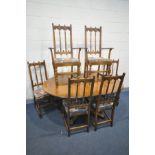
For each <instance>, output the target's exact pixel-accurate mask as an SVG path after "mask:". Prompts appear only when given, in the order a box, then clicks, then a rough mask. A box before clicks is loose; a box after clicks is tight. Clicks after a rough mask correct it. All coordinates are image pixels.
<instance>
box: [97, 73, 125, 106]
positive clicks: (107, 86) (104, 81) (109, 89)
mask: <svg viewBox="0 0 155 155" xmlns="http://www.w3.org/2000/svg"><path fill="white" fill-rule="evenodd" d="M100 76H101V84H100V89H99V95H98V103H100V100H102V103H103V101H104V100H105V102H113V103H114V104H115V103H116V102H117V101H118V99H119V94H120V91H121V88H122V84H123V80H124V77H125V73H123V74H122V75H117V76H104V75H102V74H100ZM103 99H104V100H103Z"/></svg>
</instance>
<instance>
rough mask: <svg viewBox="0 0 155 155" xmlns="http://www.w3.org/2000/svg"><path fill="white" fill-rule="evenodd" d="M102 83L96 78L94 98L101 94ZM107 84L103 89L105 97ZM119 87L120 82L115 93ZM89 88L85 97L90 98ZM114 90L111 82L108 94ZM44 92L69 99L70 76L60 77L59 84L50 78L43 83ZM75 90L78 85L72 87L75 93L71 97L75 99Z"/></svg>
mask: <svg viewBox="0 0 155 155" xmlns="http://www.w3.org/2000/svg"><path fill="white" fill-rule="evenodd" d="M113 82H114V81H113ZM100 83H101V79H99V78H96V79H95V82H94V88H93V94H92V96H97V95H98V94H99V89H100ZM107 84H108V81H107V82H105V83H104V84H103V89H102V94H103V95H104V94H105V93H106V88H107ZM118 85H119V81H116V83H115V87H114V90H113V92H114V93H115V92H116V91H117V89H118ZM88 88H89V86H87V87H86V92H85V97H89V95H90V94H89V93H90V92H89V91H87V89H88ZM78 89H79V90H82V85H80V86H79V87H78ZM112 89H113V83H112V82H111V83H110V85H109V88H108V92H107V93H111V91H112ZM43 90H44V91H45V92H46V93H48V94H49V95H51V96H54V97H58V98H62V99H65V98H68V76H67V75H63V76H59V77H58V83H56V80H55V77H52V78H49V79H48V80H47V81H45V82H44V83H43ZM75 90H76V85H74V86H73V87H72V92H73V93H72V94H71V97H74V96H72V95H74V92H75ZM80 93H81V96H82V92H81V91H79V95H78V96H79V97H80Z"/></svg>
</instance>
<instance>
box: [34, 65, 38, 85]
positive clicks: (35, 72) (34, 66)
mask: <svg viewBox="0 0 155 155" xmlns="http://www.w3.org/2000/svg"><path fill="white" fill-rule="evenodd" d="M34 70H35V76H36V80H37V84H38V76H37V71H36V65H34Z"/></svg>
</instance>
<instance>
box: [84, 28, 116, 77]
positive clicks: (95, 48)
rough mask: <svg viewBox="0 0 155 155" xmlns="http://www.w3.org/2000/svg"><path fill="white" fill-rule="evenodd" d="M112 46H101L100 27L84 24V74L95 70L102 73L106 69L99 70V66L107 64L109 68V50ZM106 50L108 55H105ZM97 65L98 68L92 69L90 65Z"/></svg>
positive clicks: (110, 60)
mask: <svg viewBox="0 0 155 155" xmlns="http://www.w3.org/2000/svg"><path fill="white" fill-rule="evenodd" d="M112 50H113V48H102V27H100V28H96V27H87V26H85V67H84V74H85V76H88V75H89V74H91V73H93V72H95V73H97V74H99V73H103V72H105V71H106V70H100V66H102V65H107V66H108V67H107V68H109V67H110V66H111V64H112V59H111V51H112ZM106 51H108V56H107V57H106V53H105V52H106ZM94 65H95V66H98V69H96V70H95V71H92V66H94Z"/></svg>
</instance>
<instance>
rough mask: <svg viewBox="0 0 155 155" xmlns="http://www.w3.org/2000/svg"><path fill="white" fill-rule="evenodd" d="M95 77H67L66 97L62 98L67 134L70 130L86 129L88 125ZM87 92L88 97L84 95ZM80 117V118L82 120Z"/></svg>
mask: <svg viewBox="0 0 155 155" xmlns="http://www.w3.org/2000/svg"><path fill="white" fill-rule="evenodd" d="M94 80H95V77H88V78H83V77H80V78H72V79H71V78H69V79H68V98H67V99H64V100H63V107H64V122H65V126H66V128H67V131H68V136H70V133H71V132H72V131H76V130H81V129H87V132H89V125H90V104H91V99H92V93H93V87H94ZM86 94H87V95H88V94H89V97H88V98H89V99H88V98H87V97H86ZM80 116H81V117H82V116H83V119H84V117H85V119H84V120H85V121H84V122H79V123H75V122H76V121H75V120H77V118H79V117H80ZM83 119H82V120H83Z"/></svg>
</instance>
